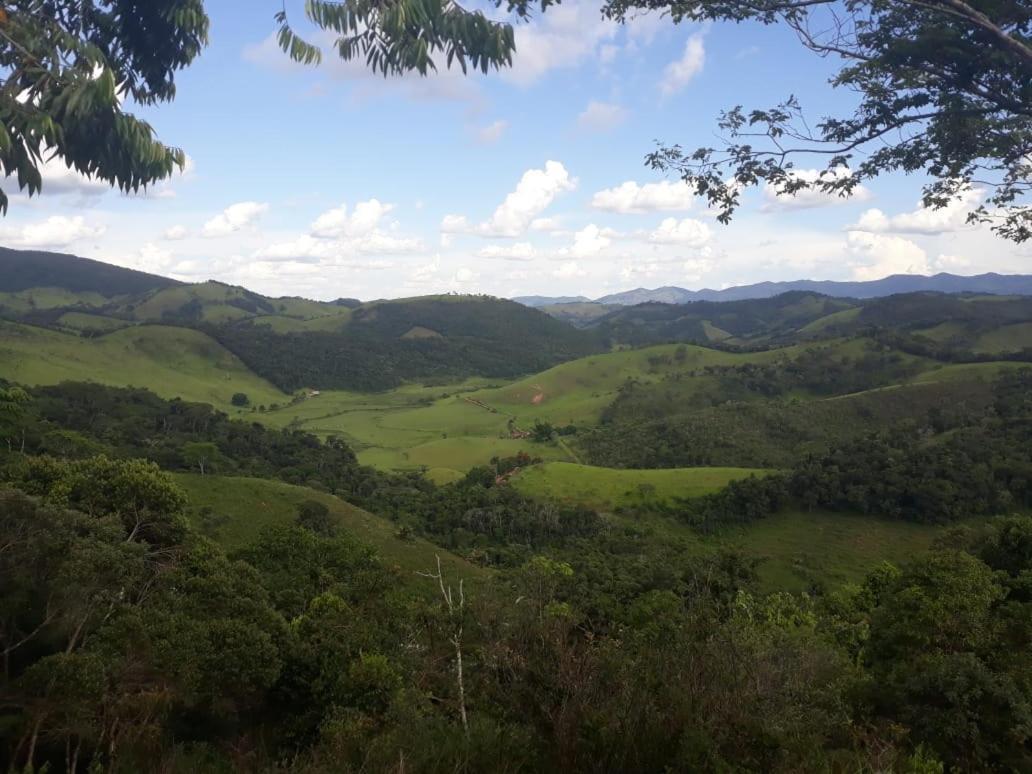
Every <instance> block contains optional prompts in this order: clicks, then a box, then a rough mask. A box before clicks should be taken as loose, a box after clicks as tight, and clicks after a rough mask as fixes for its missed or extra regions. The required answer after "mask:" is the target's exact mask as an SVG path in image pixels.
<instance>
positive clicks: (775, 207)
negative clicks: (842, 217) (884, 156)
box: [761, 167, 871, 212]
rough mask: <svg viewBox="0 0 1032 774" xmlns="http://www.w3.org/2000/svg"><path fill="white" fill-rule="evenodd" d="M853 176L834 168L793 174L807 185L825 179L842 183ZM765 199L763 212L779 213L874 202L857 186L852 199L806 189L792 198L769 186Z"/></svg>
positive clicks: (767, 186) (868, 194) (842, 168)
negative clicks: (869, 200) (841, 181)
mask: <svg viewBox="0 0 1032 774" xmlns="http://www.w3.org/2000/svg"><path fill="white" fill-rule="evenodd" d="M850 174H851V172H850V171H849V170H848V169H846V168H845V167H835V168H834V169H833V170H831V171H828V170H822V169H797V170H794V171H793V172H792V173H791V176H792V177H793V178H797V179H799V180H803V181H805V182H807V183H816V182H818V181H820V180H822V179H823V180H828V181H833V180H836V179H843V178H846V177H849V175H850ZM763 196H764V199H765V200H766V201H765V202H764V204H763V206H762V207H761V210H762V211H763V212H776V211H784V210H809V209H813V208H815V207H830V206H834V205H837V204H848V203H850V202H863V201H867V200H868V199H870V198H871V192H870V190H869V189H867V188H865V187H864V186H862V185H858V186H856V187H855V188H854V189H853V191H852V193H851V194H850V195H849V196H839V195H838V194H837V193H826V192H824V191H822V190H820V189H819V188H803V189H800V190H799V191H796V192H795V193H794V194H791V193H785V191H784V188H783V187H780V186H774V185H771V184H770V183H767V184H766V185H765V186H764V187H763Z"/></svg>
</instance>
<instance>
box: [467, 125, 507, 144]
mask: <svg viewBox="0 0 1032 774" xmlns="http://www.w3.org/2000/svg"><path fill="white" fill-rule="evenodd" d="M508 127H509V122H508V121H503V120H501V119H499V120H497V121H494V122H492V123H490V124H488V125H487V126H482V127H480V128H479V129H477V130H476V132H475V133H474V135H475V136H476V138H477V142H479V143H481V144H482V145H492V144H494V143H496V142H498V141H499V140H500V139H501V138H502V135H503V134H505V130H506V129H507V128H508Z"/></svg>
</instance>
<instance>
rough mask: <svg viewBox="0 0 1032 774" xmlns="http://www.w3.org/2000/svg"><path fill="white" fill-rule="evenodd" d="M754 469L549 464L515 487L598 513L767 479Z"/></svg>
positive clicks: (516, 479) (521, 477) (528, 472)
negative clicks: (757, 477)
mask: <svg viewBox="0 0 1032 774" xmlns="http://www.w3.org/2000/svg"><path fill="white" fill-rule="evenodd" d="M765 472H767V471H764V470H759V469H755V468H666V469H658V470H619V469H615V468H600V467H594V466H591V465H578V464H574V463H570V462H546V463H543V464H541V465H533V466H531V467H528V468H526V469H525V470H522V471H520V472H519V473H518V474H517V475H515V476H513V477H512V479H511V485H512V486H513V487H515V488H516V489H517V490H518V491H519V492H521V493H522V494H525V495H527V496H529V497H539V498H548V499H555V500H558V501H561V502H564V503H569V504H577V505H585V506H587V507H589V508H594V509H598V510H612V509H614V508H618V507H621V506H624V507H626V506H633V505H642V504H644V503H648V502H669V501H671V500H673V499H674V498H679V497H680V498H687V497H699V496H701V495H705V494H710V493H712V492H715V491H717V490H718V489H720V488H721V487H723V486H726V485H727V484H728V483H729V482H731V481H734V480H736V479H740V478H746V477H748V476H751V475H763V474H764V473H765Z"/></svg>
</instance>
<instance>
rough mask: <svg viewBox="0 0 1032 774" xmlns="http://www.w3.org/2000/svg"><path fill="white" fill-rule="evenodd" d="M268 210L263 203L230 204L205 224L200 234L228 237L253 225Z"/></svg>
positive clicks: (266, 205)
mask: <svg viewBox="0 0 1032 774" xmlns="http://www.w3.org/2000/svg"><path fill="white" fill-rule="evenodd" d="M268 209H269V205H268V204H265V203H264V202H237V203H236V204H231V205H230V206H228V207H226V209H224V210H223V211H222V212H220V213H219V214H218V215H216V216H215V217H214V218H212V219H211V220H209V221H208V222H207V223H205V224H204V228H203V229H201V234H203V235H204V236H206V237H221V236H228V235H229V234H232V233H235V232H237V231H240V230H241V229H243V228H247V227H248V226H250V225H252V224H254V223H255V222H256V221H257V220H258V218H260V217H261V216H262V215H264V214H265V212H266V211H267V210H268Z"/></svg>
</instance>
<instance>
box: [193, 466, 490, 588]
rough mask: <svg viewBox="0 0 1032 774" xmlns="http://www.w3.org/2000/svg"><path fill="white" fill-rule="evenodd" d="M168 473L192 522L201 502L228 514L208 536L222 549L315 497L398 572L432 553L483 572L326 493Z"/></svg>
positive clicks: (430, 560) (470, 572)
mask: <svg viewBox="0 0 1032 774" xmlns="http://www.w3.org/2000/svg"><path fill="white" fill-rule="evenodd" d="M173 476H174V477H175V479H176V482H177V483H178V484H179V485H180V486H181V487H183V489H185V490H186V493H187V495H188V496H189V498H190V513H189V516H190V519H191V520H192V521H193V522H194V523H195V524H196V525H197V526H201V521H200V515H199V509H200V508H201V507H203V506H208V507H210V508H211V509H212V510H213V511H214V512H215V514H216V515H222V516H227V517H229V519H228V521H227V522H226V523H225V524H224V525H223V526H221V527H220V528H219V529H218V530H217V531H216V533H215V535H214V538H215V539H216V540H218V542H219V543H221V544H222V545H223V546H224V547H225V548H226V549H228V550H232V549H235V548H241V547H243V546H246V545H247V544H248V543H250V542H252V541H253V540H254V539H255V538H256V537H257V536H258V534H259V533H260V532H261V530H262V529H264V528H265V527H268V526H273V525H276V524H289V523H292V522H293V521H294V519H295V517H296V515H297V506H298V504H299V503H301V502H303V501H305V500H316V501H317V502H321V503H323V504H324V505H326V506H327V507H328V508H329V509H330V512H331V514H332V515H333V516H335V517H336V518H337V519H338V520H339V523H340V524H341V526H342V528H343V529H344V530H345V531H347V532H348V533H349V534H351V535H353V536H354V537H355V538H356V539H358V540H360V541H361V542H363V543H365V544H367V545H370V546H372V547H373V548H375V549H376V550H377V552H378V553H379V554H380V556H381V557H383V559H384V560H385V561H386V562H388V563H389V564H394V565H397V566H398V567H399V568H401V569H402V570H404V571H410V572H416V571H423V570H427V569H430V568H431V567H433V565H434V563H435V559H434V557H435V555H439V556H440V557H441V563H442V564H443V565H444V566H445V568H446V569H448V570H451V571H452V572H456V573H458V574H459V576H464V577H467V578H469V577H471V576H481V577H482V576H485V575H487V572H486V571H485V570H484V569H483V568H481V567H478V566H475V565H472V564H469V563H468V562H466V561H464V560H463V559H460V558H459V557H457V556H455V555H454V554H452V553H450V552H448V551H446V550H444V549H441V548H438V547H437V546H435V545H433V544H432V543H430V542H428V541H426V540H422V539H419V538H416V539H413V540H402V539H400V538H398V537H397V534H396V533H397V527H396V526H395V525H394V524H392V523H391V522H390V521H388V520H387V519H384V518H381V517H379V516H375V515H373V514H371V513H368V512H367V511H363V510H362V509H361V508H356V507H355V506H354V505H351V504H349V503H346V502H344V501H343V500H341V499H339V498H337V497H334V496H333V495H331V494H326V493H324V492H317V491H315V490H314V489H308V488H307V487H303V486H292V485H291V484H286V483H283V482H281V481H269V480H267V479H261V478H241V477H232V476H201V475H198V474H196V473H174V474H173Z"/></svg>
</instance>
